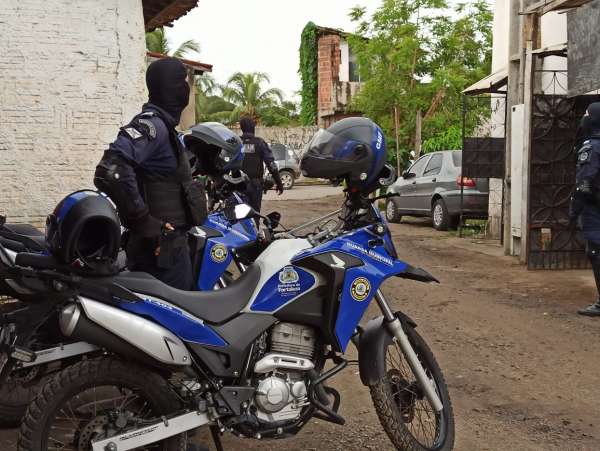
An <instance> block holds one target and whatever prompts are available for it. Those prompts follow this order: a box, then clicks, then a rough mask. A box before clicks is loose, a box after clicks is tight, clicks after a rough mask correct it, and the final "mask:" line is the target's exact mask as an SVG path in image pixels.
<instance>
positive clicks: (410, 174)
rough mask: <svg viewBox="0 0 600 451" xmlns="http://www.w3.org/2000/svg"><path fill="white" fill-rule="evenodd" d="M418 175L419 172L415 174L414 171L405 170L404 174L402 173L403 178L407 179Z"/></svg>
mask: <svg viewBox="0 0 600 451" xmlns="http://www.w3.org/2000/svg"><path fill="white" fill-rule="evenodd" d="M416 176H417V174H415V173H414V172H405V173H404V174H402V178H403V179H406V180H408V179H412V178H415V177H416Z"/></svg>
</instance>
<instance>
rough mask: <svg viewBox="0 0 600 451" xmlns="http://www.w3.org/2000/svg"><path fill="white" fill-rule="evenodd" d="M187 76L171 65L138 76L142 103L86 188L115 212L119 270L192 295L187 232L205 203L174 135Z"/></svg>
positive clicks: (175, 62)
mask: <svg viewBox="0 0 600 451" xmlns="http://www.w3.org/2000/svg"><path fill="white" fill-rule="evenodd" d="M186 78H187V72H186V69H185V67H184V66H183V64H182V63H181V62H180V61H179V60H177V59H174V58H166V59H161V60H158V61H155V62H153V63H152V64H150V66H149V67H148V70H147V72H146V84H147V86H148V91H149V100H148V103H146V104H145V105H144V106H143V107H142V112H141V113H140V114H138V115H137V116H135V117H134V118H133V120H132V121H131V122H130V123H129V124H127V125H126V126H124V127H122V128H121V130H120V131H119V134H118V135H117V139H116V140H115V141H114V142H113V143H112V144H111V145H110V146H109V148H108V150H106V151H105V152H104V156H103V157H102V160H101V161H100V163H99V164H98V166H97V167H96V174H95V177H94V183H95V185H96V187H98V189H100V190H101V191H103V192H105V193H106V194H107V195H108V196H109V197H110V198H111V199H112V201H113V202H114V203H115V204H116V206H117V209H118V211H119V216H120V217H121V221H122V222H123V224H124V226H125V227H127V228H128V229H129V237H128V239H127V242H126V252H127V264H128V267H129V269H131V270H134V271H143V272H148V273H150V274H152V275H154V276H155V277H156V278H158V279H160V280H162V281H163V282H165V283H166V284H169V285H171V286H173V287H175V288H179V289H182V290H189V289H191V288H192V265H191V261H190V255H189V250H188V245H187V236H186V233H187V230H188V229H189V228H190V227H191V226H195V225H201V224H202V223H203V222H204V220H205V219H206V215H207V211H206V197H205V195H204V191H203V188H202V187H201V185H200V184H199V183H196V182H193V179H192V171H191V168H190V164H189V161H188V159H187V158H186V156H185V150H184V148H183V144H182V143H181V141H180V140H179V139H178V136H177V131H176V130H175V127H176V126H177V124H178V123H179V120H180V117H181V113H182V112H183V109H184V108H185V107H186V105H187V104H188V101H189V92H190V91H189V85H188V83H187V80H186Z"/></svg>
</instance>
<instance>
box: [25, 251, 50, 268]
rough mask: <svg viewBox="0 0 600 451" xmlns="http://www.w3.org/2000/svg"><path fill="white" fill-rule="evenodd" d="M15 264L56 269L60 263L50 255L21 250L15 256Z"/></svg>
mask: <svg viewBox="0 0 600 451" xmlns="http://www.w3.org/2000/svg"><path fill="white" fill-rule="evenodd" d="M15 265H17V266H25V267H31V268H34V269H57V268H58V267H59V266H60V264H59V263H58V261H57V260H56V259H55V258H54V257H52V256H50V255H41V254H29V253H26V252H22V253H20V254H17V256H16V257H15Z"/></svg>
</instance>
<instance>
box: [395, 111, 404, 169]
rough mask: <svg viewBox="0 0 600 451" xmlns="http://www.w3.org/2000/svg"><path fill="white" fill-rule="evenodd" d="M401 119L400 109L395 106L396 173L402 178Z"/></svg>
mask: <svg viewBox="0 0 600 451" xmlns="http://www.w3.org/2000/svg"><path fill="white" fill-rule="evenodd" d="M399 128H400V117H399V115H398V107H397V106H396V105H394V130H395V133H396V172H397V175H398V177H400V175H401V172H402V170H401V169H400V131H399Z"/></svg>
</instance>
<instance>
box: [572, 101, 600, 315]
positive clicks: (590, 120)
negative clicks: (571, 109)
mask: <svg viewBox="0 0 600 451" xmlns="http://www.w3.org/2000/svg"><path fill="white" fill-rule="evenodd" d="M575 145H576V148H577V174H576V187H575V192H574V194H573V197H572V198H571V208H570V214H569V216H570V218H571V221H572V222H573V223H575V222H576V221H577V220H579V221H580V225H581V230H582V232H583V237H584V238H585V240H586V253H587V255H588V258H589V259H590V262H591V263H592V268H593V271H594V278H595V279H596V287H597V289H598V294H599V297H598V299H597V300H596V302H595V303H593V304H592V305H589V306H588V307H586V308H583V309H581V310H579V311H578V313H579V314H581V315H586V316H600V102H596V103H592V104H590V106H589V107H588V109H587V111H586V113H585V116H583V118H582V119H581V124H580V126H579V130H578V131H577V138H576V144H575Z"/></svg>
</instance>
